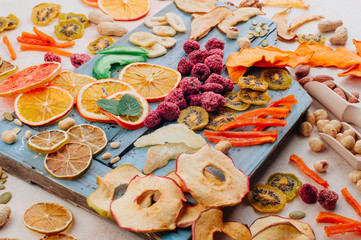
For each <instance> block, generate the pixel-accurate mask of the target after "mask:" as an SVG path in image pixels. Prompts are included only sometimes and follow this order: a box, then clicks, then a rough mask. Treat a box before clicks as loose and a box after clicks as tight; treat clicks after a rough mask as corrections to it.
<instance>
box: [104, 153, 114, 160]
mask: <svg viewBox="0 0 361 240" xmlns="http://www.w3.org/2000/svg"><path fill="white" fill-rule="evenodd" d="M111 156H112V154H110V153H109V152H106V153H104V154H103V155H102V159H109V158H111Z"/></svg>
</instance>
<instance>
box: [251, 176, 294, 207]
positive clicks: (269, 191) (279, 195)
mask: <svg viewBox="0 0 361 240" xmlns="http://www.w3.org/2000/svg"><path fill="white" fill-rule="evenodd" d="M247 197H248V201H249V203H250V204H251V206H252V207H253V208H254V209H256V210H257V211H259V212H261V213H275V212H278V211H280V210H281V209H282V208H284V206H285V205H286V202H287V200H286V195H284V194H283V192H282V191H281V190H279V189H278V188H276V187H271V186H267V185H264V184H262V183H258V184H257V185H255V186H254V187H252V188H251V190H250V191H249V193H248V195H247Z"/></svg>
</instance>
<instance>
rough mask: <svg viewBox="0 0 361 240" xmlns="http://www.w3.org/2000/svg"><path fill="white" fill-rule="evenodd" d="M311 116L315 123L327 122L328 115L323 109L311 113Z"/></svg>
mask: <svg viewBox="0 0 361 240" xmlns="http://www.w3.org/2000/svg"><path fill="white" fill-rule="evenodd" d="M313 115H314V116H315V119H316V122H317V121H318V120H327V119H328V114H327V111H326V110H325V109H318V110H316V111H315V112H314V113H313Z"/></svg>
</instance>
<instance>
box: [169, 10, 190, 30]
mask: <svg viewBox="0 0 361 240" xmlns="http://www.w3.org/2000/svg"><path fill="white" fill-rule="evenodd" d="M165 18H166V19H167V22H168V24H169V25H170V26H171V27H172V28H174V30H176V31H177V32H186V31H187V27H186V25H185V24H184V21H183V19H182V18H181V17H180V16H178V15H177V14H174V13H171V12H169V13H166V14H165Z"/></svg>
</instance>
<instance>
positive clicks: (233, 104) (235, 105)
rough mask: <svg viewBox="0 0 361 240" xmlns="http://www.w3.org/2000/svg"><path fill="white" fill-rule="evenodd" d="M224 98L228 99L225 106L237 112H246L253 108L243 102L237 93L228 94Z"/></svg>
mask: <svg viewBox="0 0 361 240" xmlns="http://www.w3.org/2000/svg"><path fill="white" fill-rule="evenodd" d="M224 98H225V99H226V104H225V105H224V106H225V107H228V108H231V109H233V110H236V111H245V110H247V109H248V108H249V107H250V106H251V104H249V103H245V102H243V101H242V100H241V99H240V98H239V97H238V93H235V92H228V93H226V94H225V95H224Z"/></svg>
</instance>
